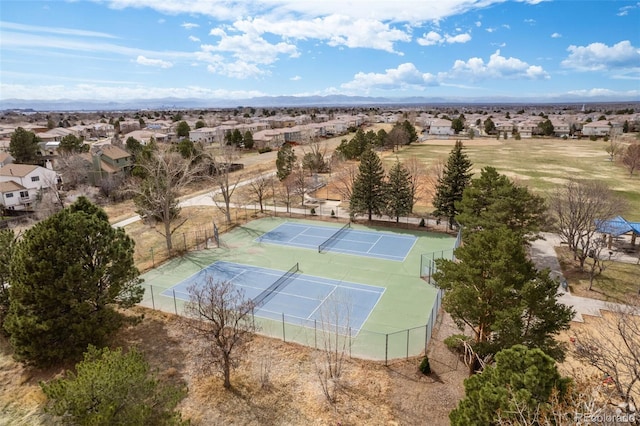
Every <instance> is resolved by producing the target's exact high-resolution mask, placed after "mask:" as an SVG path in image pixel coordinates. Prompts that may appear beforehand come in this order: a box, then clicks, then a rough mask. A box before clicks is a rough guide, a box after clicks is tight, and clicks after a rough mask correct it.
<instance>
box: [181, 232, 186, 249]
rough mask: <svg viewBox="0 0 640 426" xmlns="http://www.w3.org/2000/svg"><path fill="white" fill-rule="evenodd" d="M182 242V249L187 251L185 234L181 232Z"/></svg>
mask: <svg viewBox="0 0 640 426" xmlns="http://www.w3.org/2000/svg"><path fill="white" fill-rule="evenodd" d="M182 242H183V243H184V251H187V234H185V233H184V232H183V233H182Z"/></svg>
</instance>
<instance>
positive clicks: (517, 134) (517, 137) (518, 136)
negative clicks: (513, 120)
mask: <svg viewBox="0 0 640 426" xmlns="http://www.w3.org/2000/svg"><path fill="white" fill-rule="evenodd" d="M514 137H515V139H516V140H517V141H519V140H520V139H522V136H520V133H516V135H515V136H514Z"/></svg>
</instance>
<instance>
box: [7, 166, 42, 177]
mask: <svg viewBox="0 0 640 426" xmlns="http://www.w3.org/2000/svg"><path fill="white" fill-rule="evenodd" d="M37 168H38V166H34V165H33V164H7V165H6V166H2V167H0V176H18V177H24V176H26V175H28V174H29V173H31V172H32V171H34V170H35V169H37Z"/></svg>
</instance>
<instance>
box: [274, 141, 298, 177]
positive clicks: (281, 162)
mask: <svg viewBox="0 0 640 426" xmlns="http://www.w3.org/2000/svg"><path fill="white" fill-rule="evenodd" d="M295 163H296V154H295V152H294V150H293V148H292V147H291V145H290V144H288V143H285V144H284V145H282V146H281V147H280V149H279V150H278V156H277V157H276V169H277V172H276V176H277V177H278V180H280V181H283V180H285V179H286V178H287V177H289V175H290V174H291V171H292V170H293V165H294V164H295Z"/></svg>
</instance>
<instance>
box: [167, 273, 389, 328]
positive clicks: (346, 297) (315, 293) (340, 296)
mask: <svg viewBox="0 0 640 426" xmlns="http://www.w3.org/2000/svg"><path fill="white" fill-rule="evenodd" d="M281 277H282V278H283V281H282V282H281V283H282V284H283V285H282V287H280V288H276V290H274V291H269V290H270V287H271V285H272V284H274V283H276V281H279V280H280V278H281ZM209 278H211V279H213V280H214V281H216V282H221V281H228V282H230V283H231V284H233V285H234V286H235V287H236V288H238V289H241V290H243V291H244V296H245V297H246V298H249V299H252V300H256V301H257V310H256V311H255V315H256V316H258V317H262V318H268V319H274V320H280V319H281V318H283V317H284V314H286V321H287V322H288V323H291V324H294V325H303V326H313V324H314V322H315V321H318V322H319V323H320V322H324V323H325V324H326V323H331V322H332V320H330V319H328V318H329V316H330V317H331V318H332V319H334V318H339V319H338V320H336V321H335V322H342V321H344V325H345V327H346V326H347V325H348V326H349V327H350V328H351V331H350V332H351V335H352V336H355V335H357V333H358V332H359V331H360V329H361V328H362V325H363V324H364V323H365V321H366V320H367V318H368V317H369V315H370V314H371V311H372V310H373V308H374V307H375V306H376V304H377V303H378V300H379V299H380V297H381V296H382V294H383V293H384V290H385V289H384V288H382V287H375V286H370V285H365V284H358V283H352V282H345V281H338V280H334V279H329V278H321V277H316V276H311V275H305V274H303V273H301V272H300V271H299V270H296V268H294V269H293V270H290V271H280V270H276V269H268V268H262V267H257V266H249V265H243V264H239V263H232V262H226V261H218V262H215V263H213V264H211V265H209V266H207V267H206V268H204V269H202V270H200V271H199V272H197V273H195V274H194V275H192V276H190V277H189V278H187V279H185V280H183V281H181V282H179V283H178V284H176V285H175V286H173V287H171V288H168V289H166V290H164V291H163V292H162V293H161V295H163V296H167V297H175V298H177V299H180V300H183V301H188V300H189V293H188V287H189V286H191V285H193V284H195V283H205V282H206V280H207V279H209ZM265 290H266V291H267V292H266V293H265ZM347 307H348V313H347V312H345V309H347ZM337 313H340V315H336V314H337ZM340 318H342V319H340ZM331 325H338V326H342V325H343V324H331ZM347 332H348V331H347V330H346V329H345V330H344V333H345V334H346V333H347Z"/></svg>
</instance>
